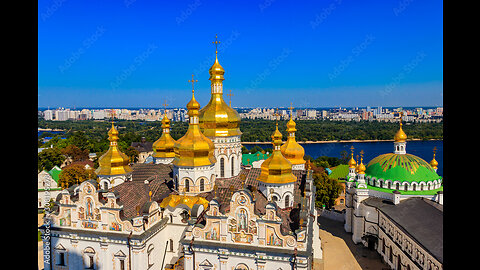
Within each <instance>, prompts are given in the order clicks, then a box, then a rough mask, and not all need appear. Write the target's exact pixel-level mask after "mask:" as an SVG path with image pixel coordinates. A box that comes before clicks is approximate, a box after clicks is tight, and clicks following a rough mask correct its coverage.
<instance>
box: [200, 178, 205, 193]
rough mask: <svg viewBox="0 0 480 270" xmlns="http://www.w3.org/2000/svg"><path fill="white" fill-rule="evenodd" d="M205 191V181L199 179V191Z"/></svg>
mask: <svg viewBox="0 0 480 270" xmlns="http://www.w3.org/2000/svg"><path fill="white" fill-rule="evenodd" d="M204 190H205V180H204V179H203V178H202V179H200V191H204Z"/></svg>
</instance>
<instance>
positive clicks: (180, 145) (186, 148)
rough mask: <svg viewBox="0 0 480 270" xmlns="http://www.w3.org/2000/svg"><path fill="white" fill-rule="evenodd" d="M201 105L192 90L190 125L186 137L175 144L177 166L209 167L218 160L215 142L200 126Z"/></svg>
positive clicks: (174, 162) (189, 103)
mask: <svg viewBox="0 0 480 270" xmlns="http://www.w3.org/2000/svg"><path fill="white" fill-rule="evenodd" d="M199 108H200V104H199V103H198V102H197V101H196V100H195V95H194V91H193V90H192V99H191V100H190V102H188V104H187V109H188V115H189V116H190V123H189V125H188V129H187V132H186V133H185V135H184V136H183V137H182V138H180V139H178V140H177V141H176V142H175V144H174V151H175V159H174V160H173V164H174V165H176V166H190V167H193V166H195V167H196V166H207V165H211V164H214V163H215V162H216V161H217V160H216V158H215V156H214V149H215V146H214V144H213V142H212V141H211V140H210V139H209V138H207V137H206V136H205V135H203V133H202V131H201V130H200V127H199V125H198V109H199Z"/></svg>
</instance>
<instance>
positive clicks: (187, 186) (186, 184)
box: [185, 179, 190, 192]
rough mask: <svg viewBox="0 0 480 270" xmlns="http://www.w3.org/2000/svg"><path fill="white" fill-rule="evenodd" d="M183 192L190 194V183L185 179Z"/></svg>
mask: <svg viewBox="0 0 480 270" xmlns="http://www.w3.org/2000/svg"><path fill="white" fill-rule="evenodd" d="M185 192H190V181H189V180H188V179H185Z"/></svg>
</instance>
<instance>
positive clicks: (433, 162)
mask: <svg viewBox="0 0 480 270" xmlns="http://www.w3.org/2000/svg"><path fill="white" fill-rule="evenodd" d="M436 152H437V147H436V146H435V147H434V148H433V159H432V161H430V166H432V168H433V169H434V170H435V171H437V169H438V167H437V166H438V162H437V161H436V160H435V153H436Z"/></svg>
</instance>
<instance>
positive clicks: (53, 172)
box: [48, 167, 62, 183]
mask: <svg viewBox="0 0 480 270" xmlns="http://www.w3.org/2000/svg"><path fill="white" fill-rule="evenodd" d="M61 172H62V170H61V169H57V168H56V167H53V168H52V169H51V170H50V171H48V174H50V176H51V177H52V178H53V180H55V182H57V183H58V179H60V173H61Z"/></svg>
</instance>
